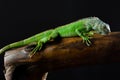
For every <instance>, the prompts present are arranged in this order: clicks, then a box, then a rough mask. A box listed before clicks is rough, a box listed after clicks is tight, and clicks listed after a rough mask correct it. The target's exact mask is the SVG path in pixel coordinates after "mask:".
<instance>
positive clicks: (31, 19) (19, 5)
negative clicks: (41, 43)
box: [0, 0, 120, 80]
mask: <svg viewBox="0 0 120 80" xmlns="http://www.w3.org/2000/svg"><path fill="white" fill-rule="evenodd" d="M119 11H120V2H119V1H116V0H113V1H112V0H9V1H6V0H0V47H1V48H2V47H3V46H5V45H6V44H9V43H12V42H15V41H18V40H22V39H25V38H27V37H30V36H32V35H34V34H36V33H39V32H41V31H44V30H47V29H50V28H54V27H57V26H60V25H63V24H66V23H70V22H72V21H75V20H78V19H80V18H84V17H89V16H96V17H99V18H100V19H102V20H103V21H104V22H106V23H108V24H110V26H111V31H120V12H119ZM0 60H1V61H0V62H1V63H0V66H1V67H2V68H1V69H0V72H1V73H0V80H3V79H2V78H4V76H3V73H2V69H3V56H0ZM119 67H120V65H119V63H114V64H106V65H97V66H84V67H80V68H79V69H68V70H63V71H62V70H61V71H55V72H51V73H50V74H49V76H48V80H109V79H111V80H120V77H119V75H120V69H119Z"/></svg>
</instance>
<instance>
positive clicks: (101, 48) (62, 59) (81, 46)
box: [4, 32, 120, 80]
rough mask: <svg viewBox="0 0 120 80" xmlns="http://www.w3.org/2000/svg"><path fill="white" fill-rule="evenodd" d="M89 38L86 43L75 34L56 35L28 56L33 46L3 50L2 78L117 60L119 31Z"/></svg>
mask: <svg viewBox="0 0 120 80" xmlns="http://www.w3.org/2000/svg"><path fill="white" fill-rule="evenodd" d="M91 42H92V44H91V45H90V46H87V45H86V44H85V43H83V41H82V39H81V38H79V37H71V38H61V39H60V38H59V39H56V40H54V41H50V42H48V43H46V44H45V45H44V46H43V48H42V50H40V51H38V52H36V54H35V55H34V56H33V57H32V58H30V57H29V53H30V51H31V49H32V48H33V47H34V46H31V45H27V46H24V47H21V48H16V49H13V50H10V51H7V52H5V57H4V66H5V71H6V72H5V77H6V80H12V79H13V80H14V79H15V80H45V79H46V75H47V73H46V72H48V71H53V70H58V69H63V68H70V67H79V66H83V65H96V64H107V63H114V62H120V32H111V33H110V34H109V35H106V36H102V35H98V34H96V35H94V37H93V38H92V39H91ZM16 67H17V68H16ZM21 67H22V68H21ZM20 68H21V71H19V70H20ZM15 74H18V76H17V75H15ZM21 74H23V75H21ZM40 76H41V77H40Z"/></svg>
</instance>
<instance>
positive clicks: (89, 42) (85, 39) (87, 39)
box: [83, 37, 91, 46]
mask: <svg viewBox="0 0 120 80" xmlns="http://www.w3.org/2000/svg"><path fill="white" fill-rule="evenodd" d="M89 39H90V38H89V37H83V43H86V45H87V46H90V44H91V41H90V40H89Z"/></svg>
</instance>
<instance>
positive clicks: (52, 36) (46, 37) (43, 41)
mask: <svg viewBox="0 0 120 80" xmlns="http://www.w3.org/2000/svg"><path fill="white" fill-rule="evenodd" d="M57 36H58V32H57V31H56V30H53V31H52V32H51V33H50V34H49V35H47V36H45V37H43V38H42V39H40V40H39V41H38V42H37V45H36V47H35V48H34V49H33V50H32V52H31V53H30V57H32V56H33V55H34V54H35V53H36V52H37V51H38V50H41V48H42V46H43V44H44V43H46V42H48V41H50V40H51V39H55V38H56V37H57Z"/></svg>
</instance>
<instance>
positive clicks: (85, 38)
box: [75, 29, 93, 46]
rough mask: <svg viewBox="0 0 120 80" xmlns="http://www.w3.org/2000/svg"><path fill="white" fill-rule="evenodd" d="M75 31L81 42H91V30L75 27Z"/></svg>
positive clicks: (88, 43) (88, 44)
mask: <svg viewBox="0 0 120 80" xmlns="http://www.w3.org/2000/svg"><path fill="white" fill-rule="evenodd" d="M75 32H76V33H77V35H78V36H80V37H81V38H82V39H83V42H85V43H86V44H87V46H90V44H91V41H90V37H91V35H93V34H92V32H91V33H89V32H83V31H80V30H79V29H76V31H75Z"/></svg>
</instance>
